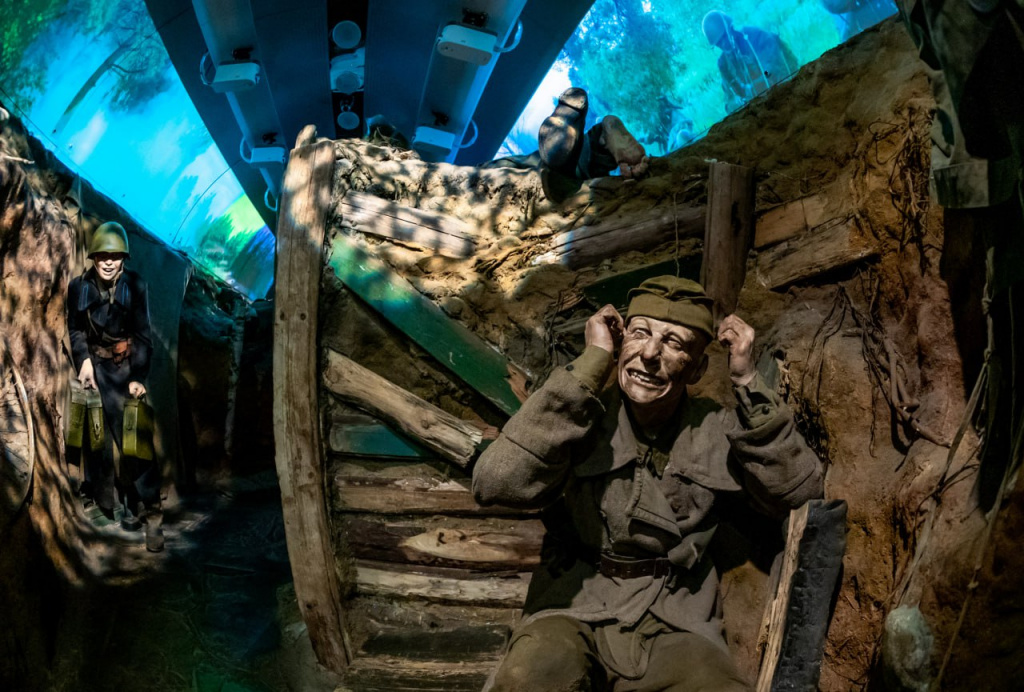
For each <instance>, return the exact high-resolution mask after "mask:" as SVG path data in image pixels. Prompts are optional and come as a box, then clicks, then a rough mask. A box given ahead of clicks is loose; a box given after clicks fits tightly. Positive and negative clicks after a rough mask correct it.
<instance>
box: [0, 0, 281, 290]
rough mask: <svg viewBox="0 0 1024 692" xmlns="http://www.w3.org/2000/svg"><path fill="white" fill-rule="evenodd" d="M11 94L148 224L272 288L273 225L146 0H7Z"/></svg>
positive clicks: (243, 286) (212, 262) (1, 46)
mask: <svg viewBox="0 0 1024 692" xmlns="http://www.w3.org/2000/svg"><path fill="white" fill-rule="evenodd" d="M0 101H2V102H3V103H4V105H5V107H6V108H8V109H9V110H10V111H12V113H14V114H15V115H17V116H18V117H20V118H21V119H22V120H23V121H24V122H25V124H26V125H27V126H28V128H29V129H30V130H31V131H32V132H33V134H34V135H35V136H36V137H38V138H39V139H40V140H41V141H43V143H44V144H45V145H46V146H47V147H49V148H51V149H52V150H53V151H54V153H55V154H56V155H57V156H58V158H60V159H61V160H62V161H64V162H65V163H66V164H68V165H69V166H70V167H71V168H72V170H75V171H76V172H78V173H80V174H81V175H82V176H83V177H84V178H85V179H87V180H89V181H90V182H91V183H92V184H93V185H94V186H96V187H97V188H98V189H100V190H101V191H102V192H104V193H106V194H107V195H108V196H109V197H111V198H112V199H114V200H115V201H117V202H118V203H119V204H120V205H121V206H122V207H124V208H125V209H126V210H127V211H128V212H129V213H130V214H131V215H132V216H134V217H135V218H136V219H138V220H139V221H140V222H141V223H142V224H143V226H145V227H146V228H147V230H149V231H150V232H152V233H153V234H154V235H156V236H157V237H160V238H162V239H164V240H165V241H166V242H168V243H169V244H170V245H172V246H174V247H178V248H180V249H182V250H184V251H185V252H186V253H188V254H189V255H190V256H191V257H192V258H193V259H194V260H196V261H197V262H199V263H201V264H203V265H205V266H206V267H207V268H208V269H210V270H212V271H213V272H215V273H217V274H218V275H219V276H220V277H221V278H222V279H224V280H225V281H227V282H228V283H231V284H232V285H234V286H235V287H236V288H238V289H239V290H241V291H243V292H245V293H247V294H248V295H249V296H250V297H259V296H262V295H265V294H266V292H267V290H268V289H269V287H270V284H271V282H272V281H273V249H274V240H273V235H272V234H271V233H270V230H269V229H268V228H267V227H266V225H265V224H264V223H263V220H262V219H261V218H260V216H259V215H258V214H257V213H256V211H255V209H254V208H253V206H252V204H251V203H250V202H249V200H248V198H246V197H245V196H244V195H243V193H242V190H241V188H240V186H239V185H238V181H237V180H236V179H235V178H234V176H233V175H232V174H231V171H230V169H229V167H228V165H227V163H226V162H225V161H224V158H223V156H221V154H220V152H219V151H218V149H217V147H216V146H215V145H214V143H213V140H212V138H211V137H210V134H209V132H208V131H207V130H206V127H205V126H204V124H203V122H202V120H201V119H200V117H199V114H198V113H197V112H196V110H195V107H194V106H193V105H192V103H191V101H190V99H189V97H188V94H187V93H186V92H185V89H184V87H183V86H182V84H181V81H180V80H179V78H178V76H177V73H176V72H175V70H174V67H173V66H172V65H171V62H170V59H169V58H168V56H167V52H166V50H165V49H164V46H163V42H162V41H161V39H160V35H159V33H158V32H157V30H156V28H155V27H154V26H153V22H152V20H151V18H150V16H149V12H148V10H147V9H146V4H145V2H144V0H5V1H4V3H3V9H2V10H0ZM239 253H245V254H246V255H247V256H246V257H244V258H242V259H239V256H238V255H239Z"/></svg>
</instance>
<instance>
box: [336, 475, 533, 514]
mask: <svg viewBox="0 0 1024 692" xmlns="http://www.w3.org/2000/svg"><path fill="white" fill-rule="evenodd" d="M334 501H335V509H336V510H338V511H340V512H374V513H379V514H447V515H464V514H481V515H488V516H497V515H524V514H534V513H535V512H532V511H530V510H522V509H514V508H510V507H497V506H493V505H492V506H488V507H481V506H480V505H478V504H477V503H476V500H474V499H473V493H472V492H471V491H470V489H469V488H468V487H466V485H463V484H462V483H459V482H458V481H454V480H450V479H448V480H445V479H439V478H388V477H385V476H381V475H373V474H370V473H366V474H364V475H355V474H350V473H339V474H337V475H335V477H334Z"/></svg>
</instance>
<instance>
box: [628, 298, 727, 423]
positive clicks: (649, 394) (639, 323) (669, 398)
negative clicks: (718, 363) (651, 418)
mask: <svg viewBox="0 0 1024 692" xmlns="http://www.w3.org/2000/svg"><path fill="white" fill-rule="evenodd" d="M707 345H708V340H707V337H705V336H704V335H703V334H701V333H699V332H695V331H693V330H692V329H690V328H689V327H684V326H682V325H679V324H675V323H674V322H665V321H664V320H658V319H654V318H653V317H634V318H632V319H631V320H630V321H629V324H627V325H626V332H625V334H623V337H622V349H621V351H620V353H619V388H620V389H622V393H623V394H625V395H626V397H627V398H629V400H630V401H632V402H633V404H634V405H635V406H640V407H645V406H646V407H655V406H657V407H661V406H675V404H676V403H677V402H678V401H679V399H680V398H681V397H682V396H683V393H685V392H686V385H688V384H693V383H694V382H696V381H697V380H699V379H700V378H701V376H702V375H703V374H704V370H705V369H706V367H707V358H705V357H704V349H705V348H706V347H707Z"/></svg>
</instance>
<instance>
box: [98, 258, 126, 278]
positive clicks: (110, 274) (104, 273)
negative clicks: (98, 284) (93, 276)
mask: <svg viewBox="0 0 1024 692" xmlns="http://www.w3.org/2000/svg"><path fill="white" fill-rule="evenodd" d="M92 262H93V264H94V265H95V266H96V273H97V274H98V275H99V277H100V279H101V280H103V281H104V282H105V283H110V282H111V281H113V280H114V277H115V276H117V273H118V272H119V271H121V267H123V266H124V255H122V254H121V253H119V252H97V253H96V254H95V255H93V256H92Z"/></svg>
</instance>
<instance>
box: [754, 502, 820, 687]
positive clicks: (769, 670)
mask: <svg viewBox="0 0 1024 692" xmlns="http://www.w3.org/2000/svg"><path fill="white" fill-rule="evenodd" d="M809 512H810V503H804V504H803V505H801V506H800V507H799V508H798V509H794V510H792V511H790V513H789V527H788V530H787V532H786V549H785V552H784V553H783V556H782V569H781V570H780V573H779V585H778V588H777V589H776V590H775V597H774V598H773V599H772V601H771V602H770V603H769V604H768V607H767V608H766V609H765V613H764V619H763V620H762V621H761V639H762V641H763V644H762V642H760V641H759V642H758V648H759V649H762V650H763V652H764V655H763V658H762V660H761V670H760V672H759V673H758V676H757V687H756V689H757V692H770V690H771V684H772V679H773V678H774V677H775V667H776V665H777V664H778V662H779V654H780V653H781V651H782V640H783V636H784V635H785V633H786V609H787V608H788V606H789V594H790V587H791V586H792V584H793V575H794V574H796V568H797V566H798V564H799V563H798V558H799V552H800V539H801V537H802V536H803V534H804V529H806V528H807V515H808V513H809Z"/></svg>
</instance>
